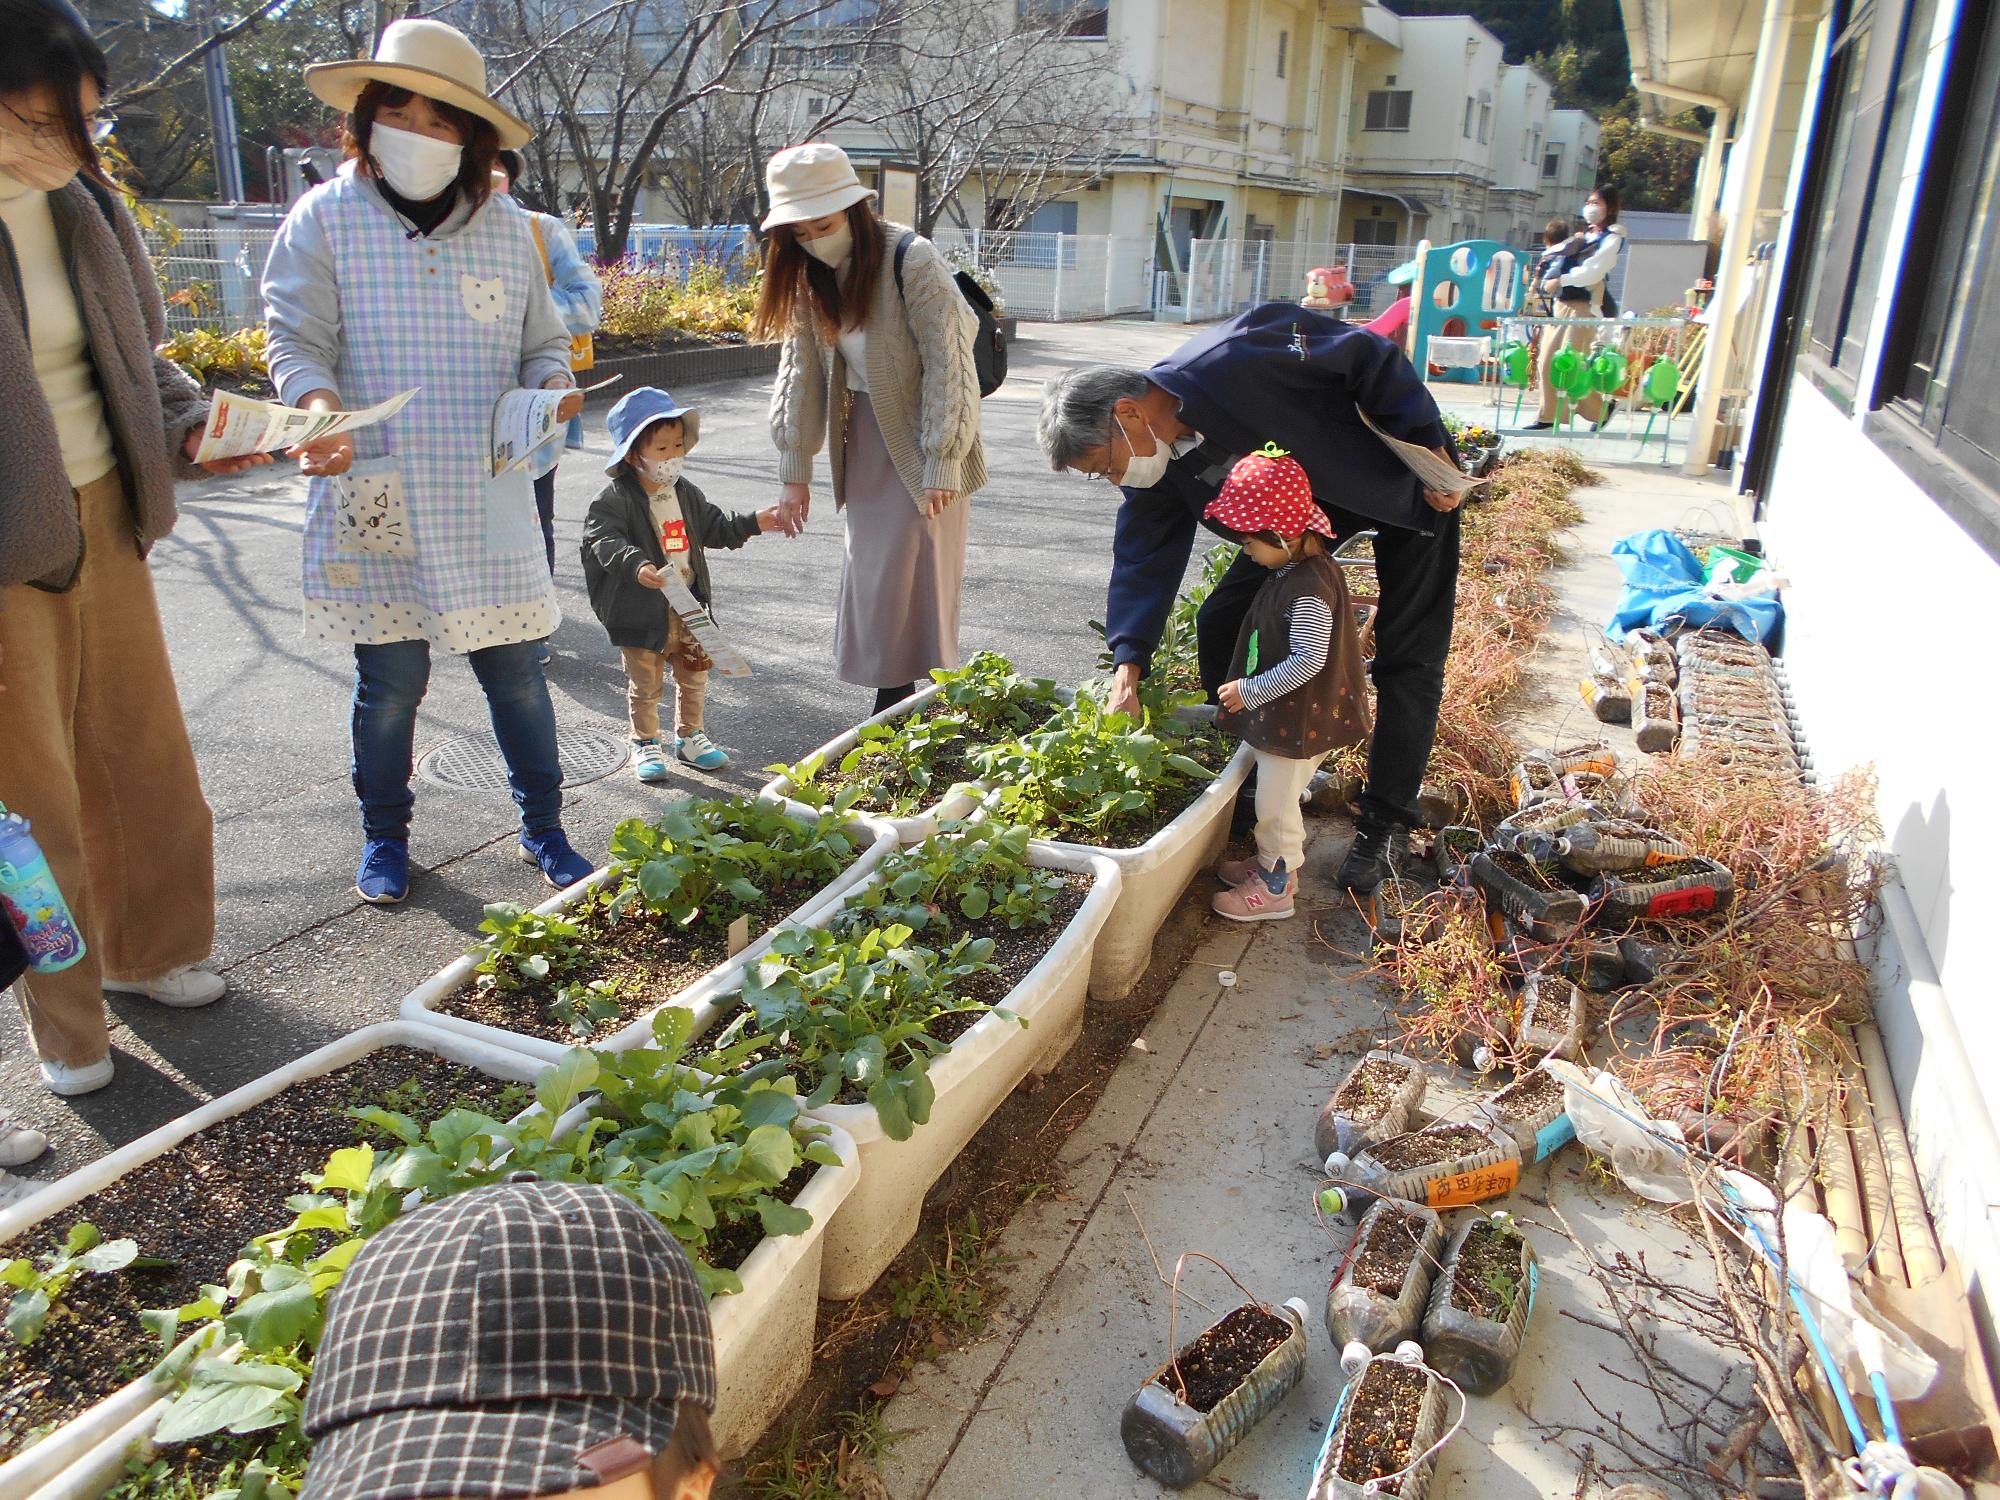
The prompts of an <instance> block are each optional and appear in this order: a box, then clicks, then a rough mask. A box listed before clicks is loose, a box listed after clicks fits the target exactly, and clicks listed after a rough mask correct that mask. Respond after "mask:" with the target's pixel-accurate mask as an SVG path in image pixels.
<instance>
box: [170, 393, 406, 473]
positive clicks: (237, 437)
mask: <svg viewBox="0 0 2000 1500" xmlns="http://www.w3.org/2000/svg"><path fill="white" fill-rule="evenodd" d="M419 389H420V387H417V386H412V387H411V388H410V389H409V390H407V391H404V392H403V393H402V394H401V395H397V396H391V397H390V398H389V399H388V400H387V401H381V402H377V403H376V404H375V405H374V406H369V407H364V408H363V409H362V410H360V411H306V410H304V409H303V408H301V407H297V406H280V405H278V403H277V402H275V401H258V400H256V399H254V398H253V397H250V396H239V395H237V394H236V393H235V392H234V391H216V392H214V393H213V395H212V396H211V397H210V399H209V403H208V420H207V421H206V422H205V423H203V425H202V429H201V446H200V447H199V448H197V449H196V450H195V455H194V461H195V462H196V463H198V464H205V463H209V462H212V461H213V460H215V459H218V458H242V457H244V456H245V455H246V454H251V453H274V452H276V451H277V450H279V449H280V448H292V447H296V446H297V445H298V444H300V443H310V442H312V441H313V440H314V439H315V438H323V437H330V436H332V435H333V434H334V433H336V432H353V431H355V430H357V429H358V428H362V427H373V426H374V425H375V424H376V423H377V422H384V421H387V420H388V419H389V418H390V417H393V416H395V415H396V413H397V412H399V411H401V410H402V409H403V408H404V407H405V406H407V405H408V404H409V401H410V398H411V397H412V396H414V395H416V393H417V391H418V390H419Z"/></svg>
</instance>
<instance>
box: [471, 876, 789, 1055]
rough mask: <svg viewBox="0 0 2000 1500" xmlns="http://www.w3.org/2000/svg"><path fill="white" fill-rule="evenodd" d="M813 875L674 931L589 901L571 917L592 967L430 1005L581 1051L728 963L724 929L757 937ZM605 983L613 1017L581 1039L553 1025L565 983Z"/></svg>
mask: <svg viewBox="0 0 2000 1500" xmlns="http://www.w3.org/2000/svg"><path fill="white" fill-rule="evenodd" d="M821 885H822V882H821V881H820V880H819V879H818V877H811V878H808V879H803V880H796V881H784V882H771V883H770V884H768V885H766V887H765V889H764V894H763V896H762V897H761V898H760V899H759V900H756V901H753V902H750V903H748V904H746V905H738V904H736V903H735V902H734V901H730V900H728V898H726V897H725V898H722V899H723V902H724V903H726V904H719V905H718V906H717V907H715V908H714V909H713V910H714V915H713V917H711V918H706V919H703V920H697V921H696V922H694V923H693V924H692V925H690V926H687V927H675V926H672V925H670V924H669V923H666V922H663V921H661V920H660V919H659V918H658V917H655V916H654V915H653V914H652V913H651V912H650V911H648V910H647V909H646V907H645V904H644V903H643V902H639V901H634V902H633V903H632V904H631V905H630V906H629V907H627V908H626V909H625V915H624V917H623V918H622V919H621V920H619V921H616V922H614V921H612V920H611V912H610V908H609V907H607V906H604V905H601V904H598V903H595V902H593V903H592V904H591V905H590V906H589V907H588V908H587V909H586V910H584V911H582V912H581V913H579V914H578V916H577V917H576V922H577V925H578V926H579V927H580V928H582V929H583V935H582V937H581V939H580V940H579V941H581V942H583V943H584V944H586V945H588V946H589V947H590V948H591V949H592V950H594V951H595V953H596V954H597V962H595V963H592V964H591V965H589V966H588V967H587V968H586V969H584V970H582V971H580V972H576V973H569V974H564V975H562V976H560V977H558V976H556V975H553V974H552V975H550V976H549V978H547V979H545V980H543V981H541V982H540V983H538V984H525V985H520V986H518V987H514V988H509V989H505V990H502V989H498V988H481V987H479V986H477V985H471V986H468V987H466V988H465V989H462V990H460V991H458V992H457V993H456V994H454V995H451V996H448V997H447V998H446V999H444V1000H442V1001H440V1002H439V1004H438V1009H439V1010H440V1011H442V1012H444V1013H445V1014H447V1015H453V1016H462V1017H464V1018H465V1019H466V1020H468V1021H479V1022H481V1023H483V1024H485V1025H487V1026H498V1027H500V1028H501V1029H502V1030H505V1031H518V1032H520V1033H521V1034H522V1035H523V1036H534V1037H541V1038H543V1039H544V1040H546V1041H551V1042H565V1043H568V1044H569V1045H571V1046H576V1047H586V1046H589V1045H590V1044H591V1043H593V1042H596V1041H600V1040H602V1039H603V1038H605V1037H607V1036H609V1035H611V1033H612V1032H614V1031H617V1030H619V1029H620V1028H622V1027H624V1026H627V1025H629V1024H630V1023H631V1021H632V1020H633V1018H634V1017H636V1016H642V1015H644V1014H646V1013H647V1012H648V1011H652V1010H657V1009H658V1008H659V1007H660V1006H662V1005H665V1004H666V1003H667V1002H668V1001H669V1000H671V999H673V997H674V996H675V995H677V994H679V993H680V992H681V991H682V990H684V989H686V988H687V987H688V986H689V985H690V984H693V983H694V982H695V981H696V980H697V979H699V978H701V977H702V975H704V974H706V973H707V972H708V971H709V970H710V969H713V968H714V967H715V966H716V965H717V964H720V963H722V962H724V961H725V960H726V959H728V957H729V925H730V924H731V923H732V922H734V921H735V920H736V919H737V918H738V917H739V916H748V917H749V919H750V921H749V931H750V940H751V941H752V942H755V941H756V940H757V939H758V938H760V937H762V936H763V934H764V933H765V932H766V931H767V930H768V929H770V928H771V927H773V926H775V925H776V924H777V923H778V922H780V921H782V920H783V919H784V918H785V917H787V916H789V915H790V914H791V913H792V912H793V911H795V910H797V909H798V908H799V907H800V906H801V905H803V904H804V903H805V902H806V901H807V900H808V899H809V898H810V897H811V896H812V895H813V893H814V892H815V891H817V890H819V889H820V888H821ZM600 979H608V980H612V981H615V982H616V983H617V985H618V993H617V996H616V997H615V998H616V1000H617V1003H618V1013H617V1014H616V1015H615V1016H607V1017H605V1018H604V1019H603V1020H601V1021H598V1022H595V1023H594V1024H593V1025H592V1026H591V1028H590V1031H589V1033H588V1034H579V1033H577V1032H575V1031H572V1030H571V1029H570V1028H569V1027H568V1026H567V1025H566V1024H565V1023H564V1022H562V1021H559V1020H557V1019H556V1017H555V1015H554V1013H553V1012H552V1011H551V1010H550V1008H549V1007H550V1005H551V1003H552V1002H553V1001H554V1000H555V998H556V996H557V994H558V993H559V992H560V991H561V989H562V987H563V986H564V985H565V984H584V983H589V982H590V981H592V980H600Z"/></svg>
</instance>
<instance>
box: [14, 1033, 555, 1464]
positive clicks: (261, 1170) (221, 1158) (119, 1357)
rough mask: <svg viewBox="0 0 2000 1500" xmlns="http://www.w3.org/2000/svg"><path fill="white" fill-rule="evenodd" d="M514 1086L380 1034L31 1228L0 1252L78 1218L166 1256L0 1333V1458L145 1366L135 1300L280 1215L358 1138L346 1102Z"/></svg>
mask: <svg viewBox="0 0 2000 1500" xmlns="http://www.w3.org/2000/svg"><path fill="white" fill-rule="evenodd" d="M518 1099H519V1085H516V1084H509V1083H505V1082H502V1081H501V1080H499V1079H495V1078H488V1077H487V1076H486V1075H484V1074H483V1073H477V1072H474V1071H473V1070H472V1069H470V1068H466V1067H461V1066H460V1065H459V1064H457V1063H451V1062H445V1061H443V1060H442V1059H440V1058H435V1057H431V1056H429V1055H428V1054H426V1053H422V1052H418V1051H416V1050H414V1049H413V1048H409V1047H385V1048H383V1049H382V1050H381V1051H379V1052H375V1053H371V1054H370V1055H369V1056H367V1057H365V1058H362V1059H361V1060H360V1061H358V1062H353V1063H349V1064H348V1065H347V1066H346V1067H344V1068H340V1069H337V1070H336V1071H334V1072H332V1073H327V1074H324V1075H322V1076H321V1077H318V1078H310V1079H306V1080H303V1081H301V1082H299V1083H295V1084H293V1085H292V1086H291V1087H290V1088H288V1089H284V1090H282V1091H281V1092H280V1093H278V1094H276V1095H274V1096H273V1097H272V1098H270V1099H267V1100H265V1101H264V1102H263V1103H262V1104H259V1105H257V1106H255V1107H254V1108H251V1109H249V1110H246V1111H244V1112H243V1113H242V1114H240V1115H235V1116H232V1117H231V1118H229V1119H227V1120H222V1121H219V1122H218V1123H216V1124H214V1125H211V1126H209V1127H208V1129H206V1130H203V1131H199V1132H197V1133H196V1134H194V1135H192V1136H190V1137H189V1138H188V1139H187V1140H185V1141H183V1142H182V1143H181V1144H180V1145H178V1146H176V1147H174V1148H173V1149H172V1150H171V1151H168V1152H166V1153H165V1154H163V1155H161V1156H158V1157H155V1158H154V1159H153V1160H152V1161H150V1162H147V1163H146V1164H145V1165H144V1166H141V1167H135V1168H134V1169H133V1170H132V1171H130V1172H128V1173H126V1174H125V1175H124V1176H123V1177H121V1178H119V1179H118V1181H116V1182H114V1183H112V1184H111V1185H110V1186H108V1187H106V1188H105V1189H104V1190H103V1191H102V1192H98V1193H93V1194H91V1195H90V1196H89V1197H88V1198H85V1199H84V1200H83V1201H82V1202H80V1203H78V1204H76V1205H75V1206H74V1207H72V1208H69V1209H65V1210H64V1211H63V1212H62V1213H60V1214H57V1215H55V1216H54V1217H53V1218H51V1219H49V1220H47V1221H46V1222H45V1223H43V1224H40V1225H38V1226H36V1227H35V1228H34V1229H32V1230H30V1231H29V1232H28V1233H27V1234H26V1235H24V1236H22V1238H21V1239H20V1240H18V1241H16V1242H15V1243H14V1244H12V1245H10V1246H8V1251H9V1252H10V1253H11V1254H15V1255H25V1256H40V1255H42V1254H45V1253H46V1252H48V1251H49V1250H51V1249H53V1248H54V1247H55V1246H57V1245H59V1244H61V1243H62V1240H63V1237H64V1236H65V1235H67V1234H68V1233H69V1230H70V1226H71V1225H73V1224H78V1223H82V1222H86V1221H87V1222H89V1223H90V1224H92V1225H93V1226H95V1227H96V1229H97V1230H98V1232H99V1233H100V1234H102V1235H103V1236H104V1238H105V1239H107V1240H114V1239H127V1238H129V1239H132V1240H134V1241H136V1242H137V1243H138V1247H139V1254H140V1255H141V1256H144V1257H149V1258H156V1259H159V1260H164V1261H167V1262H168V1263H169V1264H167V1265H165V1266H162V1267H159V1268H157V1269H148V1270H140V1269H132V1270H127V1271H121V1272H117V1273H114V1274H112V1275H110V1276H83V1277H79V1278H78V1279H77V1280H76V1281H74V1282H72V1283H71V1284H70V1289H69V1292H68V1293H67V1294H66V1296H65V1297H64V1299H63V1301H62V1303H61V1304H59V1305H58V1307H57V1308H56V1309H55V1310H53V1311H52V1312H51V1313H50V1315H49V1319H48V1323H47V1325H46V1326H45V1327H44V1328H43V1330H42V1335H41V1337H40V1338H38V1339H36V1340H35V1342H34V1343H33V1344H31V1345H29V1346H28V1347H27V1348H25V1349H23V1348H21V1347H20V1346H18V1345H16V1344H15V1343H14V1341H13V1340H12V1339H10V1338H7V1337H5V1336H4V1335H0V1459H5V1458H6V1457H8V1456H10V1455H12V1454H13V1453H15V1452H17V1451H18V1450H19V1449H20V1448H21V1447H23V1446H24V1445H25V1441H26V1439H27V1438H28V1437H29V1436H31V1435H32V1434H35V1433H37V1432H40V1431H42V1430H45V1429H46V1428H49V1427H51V1426H54V1425H56V1424H58V1423H61V1422H65V1421H68V1420H69V1419H70V1418H71V1417H74V1416H76V1415H77V1414H78V1413H80V1412H82V1411H83V1410H84V1409H85V1408H86V1407H89V1406H91V1405H93V1404H94V1403H96V1402H98V1401H100V1400H102V1399H103V1398H104V1397H106V1396H108V1395H110V1394H111V1393H112V1392H113V1391H115V1390H117V1389H118V1388H119V1387H120V1386H121V1385H124V1384H126V1383H127V1382H128V1381H131V1380H134V1379H136V1378H137V1377H138V1376H140V1375H142V1374H144V1373H145V1372H146V1371H147V1370H148V1369H150V1368H151V1367H152V1365H153V1364H154V1363H155V1361H156V1360H157V1358H158V1356H159V1352H160V1351H159V1345H158V1343H157V1341H155V1340H154V1338H153V1336H152V1335H151V1334H149V1333H147V1332H146V1331H145V1330H144V1329H143V1328H142V1327H141V1326H140V1324H139V1313H140V1312H141V1311H142V1310H143V1309H145V1308H150V1307H173V1306H178V1305H179V1304H181V1303H184V1302H192V1301H193V1300H195V1298H197V1297H198V1296H200V1295H201V1288H202V1287H203V1286H204V1285H206V1284H210V1283H216V1282H221V1281H222V1280H224V1279H225V1277H226V1276H227V1274H228V1271H229V1267H230V1264H231V1263H232V1262H233V1261H235V1259H236V1258H237V1256H238V1255H239V1254H240V1253H241V1251H242V1249H243V1247H244V1246H245V1245H246V1244H248V1243H249V1242H250V1241H251V1240H252V1239H254V1238H256V1236H258V1235H260V1234H267V1233H269V1232H270V1231H272V1230H274V1229H279V1228H282V1227H283V1226H284V1225H285V1224H286V1223H287V1222H288V1221H289V1219H290V1214H289V1212H288V1210H287V1209H286V1208H285V1199H287V1198H288V1197H290V1196H292V1195H293V1194H294V1193H300V1192H303V1191H305V1184H304V1183H303V1182H302V1181H301V1180H300V1179H301V1177H302V1176H303V1175H304V1174H307V1173H313V1172H317V1171H318V1170H319V1169H320V1168H321V1167H323V1166H324V1165H325V1164H326V1159H327V1157H329V1156H330V1155H332V1154H333V1153H334V1152H335V1151H337V1150H339V1149H340V1148H341V1147H343V1146H351V1145H353V1144H354V1143H355V1142H356V1141H357V1140H359V1139H360V1138H361V1135H362V1130H361V1127H359V1126H357V1125H356V1124H355V1122H354V1121H352V1120H350V1119H348V1118H347V1115H346V1111H347V1110H348V1109H350V1108H359V1107H365V1106H367V1105H371V1104H380V1105H382V1106H384V1107H385V1108H389V1109H397V1110H401V1111H404V1112H406V1113H413V1114H420V1115H421V1116H422V1117H423V1118H425V1119H429V1118H433V1117H435V1116H436V1115H440V1114H443V1113H444V1112H445V1111H446V1110H449V1109H452V1108H454V1107H457V1106H460V1105H463V1106H464V1107H467V1108H471V1109H477V1110H480V1111H481V1112H482V1113H497V1112H498V1110H499V1109H500V1108H502V1107H504V1106H505V1105H506V1104H507V1103H508V1102H511V1101H518ZM517 1107H518V1106H517Z"/></svg>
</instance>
